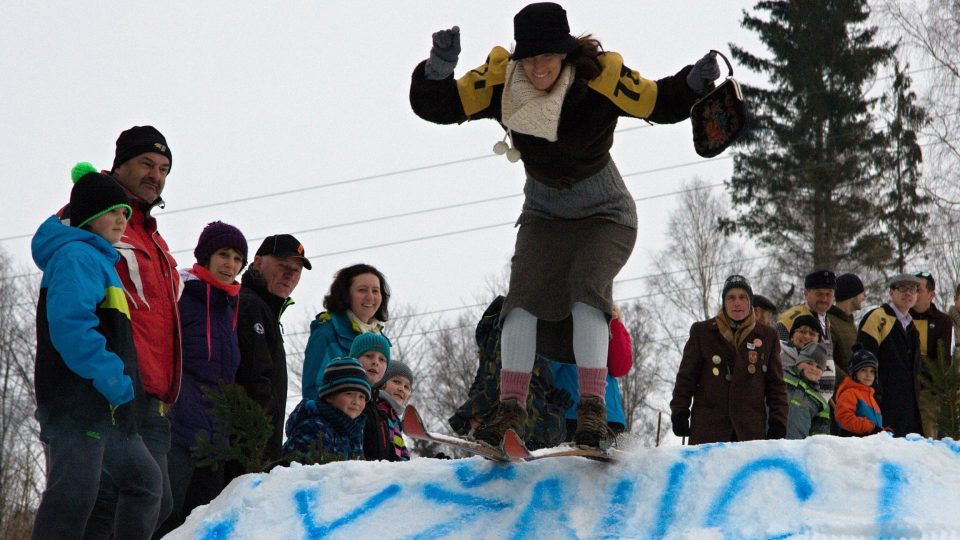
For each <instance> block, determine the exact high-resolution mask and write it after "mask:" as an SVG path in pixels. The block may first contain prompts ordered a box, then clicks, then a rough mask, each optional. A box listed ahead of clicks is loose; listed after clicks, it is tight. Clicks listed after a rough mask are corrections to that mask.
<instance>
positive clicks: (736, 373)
mask: <svg viewBox="0 0 960 540" xmlns="http://www.w3.org/2000/svg"><path fill="white" fill-rule="evenodd" d="M752 297H753V290H752V289H751V288H750V284H749V283H748V282H747V280H746V278H744V277H743V276H739V275H733V276H730V277H728V278H727V280H726V282H724V285H723V295H722V298H723V308H722V309H721V310H720V313H718V314H717V316H716V317H714V318H712V319H708V320H705V321H700V322H697V323H694V324H693V326H691V327H690V338H689V339H688V340H687V344H686V346H685V347H684V349H683V359H682V360H681V361H680V369H679V370H678V371H677V380H676V383H675V385H674V387H673V400H671V401H670V411H671V420H672V422H673V432H674V434H675V435H677V436H678V437H687V436H689V437H690V444H701V443H710V442H730V441H749V440H756V439H763V438H767V439H781V438H783V436H784V435H785V434H786V425H787V391H786V386H785V385H784V382H783V366H782V365H781V363H780V341H779V339H778V338H777V331H776V330H774V329H773V328H771V327H769V326H763V325H758V324H756V321H755V319H754V314H753V310H752V309H751V305H752ZM691 401H692V402H693V410H692V414H691ZM768 410H769V419H768V417H767V416H768V413H767V411H768Z"/></svg>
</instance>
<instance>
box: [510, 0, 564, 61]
mask: <svg viewBox="0 0 960 540" xmlns="http://www.w3.org/2000/svg"><path fill="white" fill-rule="evenodd" d="M513 40H514V41H516V42H517V46H516V48H515V49H514V50H513V55H512V58H513V59H514V60H523V59H524V58H530V57H531V56H537V55H540V54H547V53H560V54H566V53H569V52H571V51H573V50H574V49H576V48H577V47H578V46H579V45H580V42H579V41H578V40H577V38H575V37H573V36H571V35H570V24H569V23H568V22H567V12H566V10H564V9H563V8H562V7H561V6H560V5H559V4H554V3H553V2H537V3H536V4H530V5H528V6H526V7H525V8H523V9H521V10H520V11H519V12H517V14H516V15H515V16H514V17H513Z"/></svg>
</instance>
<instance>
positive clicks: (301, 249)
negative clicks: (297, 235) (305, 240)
mask: <svg viewBox="0 0 960 540" xmlns="http://www.w3.org/2000/svg"><path fill="white" fill-rule="evenodd" d="M297 253H299V254H300V255H303V244H297Z"/></svg>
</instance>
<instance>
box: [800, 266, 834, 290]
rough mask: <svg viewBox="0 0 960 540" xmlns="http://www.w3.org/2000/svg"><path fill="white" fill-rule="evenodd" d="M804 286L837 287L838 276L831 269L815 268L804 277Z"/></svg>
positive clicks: (807, 287) (817, 287)
mask: <svg viewBox="0 0 960 540" xmlns="http://www.w3.org/2000/svg"><path fill="white" fill-rule="evenodd" d="M803 288H804V289H806V290H808V291H809V290H813V289H836V288H837V276H836V275H835V274H834V273H833V272H831V271H830V270H814V271H813V272H810V273H809V274H807V277H805V278H803Z"/></svg>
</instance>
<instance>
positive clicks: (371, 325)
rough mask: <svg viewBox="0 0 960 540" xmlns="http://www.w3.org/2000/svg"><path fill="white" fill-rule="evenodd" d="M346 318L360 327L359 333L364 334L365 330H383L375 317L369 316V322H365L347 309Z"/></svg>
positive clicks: (377, 332)
mask: <svg viewBox="0 0 960 540" xmlns="http://www.w3.org/2000/svg"><path fill="white" fill-rule="evenodd" d="M347 318H349V319H350V321H351V322H352V323H353V325H354V326H356V327H358V328H359V329H360V333H361V334H366V333H367V332H372V333H374V334H380V333H382V332H381V330H383V323H381V322H380V321H378V320H377V319H375V318H371V319H370V322H368V323H365V322H363V321H361V320H360V319H359V318H357V316H356V314H354V313H353V311H351V310H349V309H348V310H347Z"/></svg>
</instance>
